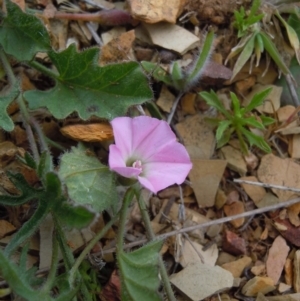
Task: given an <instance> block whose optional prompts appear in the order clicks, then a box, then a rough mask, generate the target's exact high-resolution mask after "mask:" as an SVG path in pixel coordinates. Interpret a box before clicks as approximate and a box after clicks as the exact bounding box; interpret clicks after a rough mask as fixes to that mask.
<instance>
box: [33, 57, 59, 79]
mask: <svg viewBox="0 0 300 301" xmlns="http://www.w3.org/2000/svg"><path fill="white" fill-rule="evenodd" d="M28 65H29V66H30V67H32V68H34V69H36V70H38V71H40V72H41V73H43V74H45V75H47V76H49V77H51V78H54V79H58V77H59V75H58V74H57V73H56V72H54V71H52V70H51V69H49V68H47V67H45V66H44V65H43V64H40V63H39V62H37V61H31V62H28Z"/></svg>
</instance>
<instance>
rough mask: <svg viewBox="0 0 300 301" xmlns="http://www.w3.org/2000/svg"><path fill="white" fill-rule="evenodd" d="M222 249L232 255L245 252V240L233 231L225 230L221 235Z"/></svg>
mask: <svg viewBox="0 0 300 301" xmlns="http://www.w3.org/2000/svg"><path fill="white" fill-rule="evenodd" d="M223 250H224V251H225V252H228V253H230V254H233V255H243V254H246V242H245V240H244V239H243V238H241V237H239V236H238V235H236V234H235V233H234V232H231V231H229V230H226V231H225V233H224V237H223Z"/></svg>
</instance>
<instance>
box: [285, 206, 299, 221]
mask: <svg viewBox="0 0 300 301" xmlns="http://www.w3.org/2000/svg"><path fill="white" fill-rule="evenodd" d="M287 212H288V217H289V220H290V222H291V223H292V224H293V225H294V226H296V227H298V226H300V218H299V214H300V203H298V204H295V205H292V206H290V207H288V208H287Z"/></svg>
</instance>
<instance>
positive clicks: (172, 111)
mask: <svg viewBox="0 0 300 301" xmlns="http://www.w3.org/2000/svg"><path fill="white" fill-rule="evenodd" d="M183 94H184V93H183V92H180V93H179V94H178V96H177V98H176V99H175V102H174V103H173V106H172V109H171V112H170V114H169V116H168V119H167V123H168V124H171V122H172V119H173V116H174V114H175V111H176V108H177V106H178V103H179V100H180V99H181V97H182V95H183Z"/></svg>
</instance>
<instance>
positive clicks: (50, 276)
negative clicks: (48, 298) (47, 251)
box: [42, 234, 59, 293]
mask: <svg viewBox="0 0 300 301" xmlns="http://www.w3.org/2000/svg"><path fill="white" fill-rule="evenodd" d="M52 241H53V247H52V262H51V268H50V271H49V274H48V278H47V281H46V282H45V284H44V286H43V288H42V291H43V292H45V293H48V292H50V290H51V288H52V285H53V282H54V278H55V275H56V272H57V266H58V261H59V257H58V241H57V238H56V237H55V234H54V235H53V237H52Z"/></svg>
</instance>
